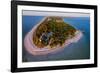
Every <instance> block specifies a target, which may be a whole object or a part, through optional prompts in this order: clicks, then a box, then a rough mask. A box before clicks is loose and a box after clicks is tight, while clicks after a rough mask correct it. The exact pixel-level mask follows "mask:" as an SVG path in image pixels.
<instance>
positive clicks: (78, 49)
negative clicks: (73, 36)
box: [22, 15, 90, 62]
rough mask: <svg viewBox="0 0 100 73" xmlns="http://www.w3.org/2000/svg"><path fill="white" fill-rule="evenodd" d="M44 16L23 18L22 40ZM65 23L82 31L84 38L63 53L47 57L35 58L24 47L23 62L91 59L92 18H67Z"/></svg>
mask: <svg viewBox="0 0 100 73" xmlns="http://www.w3.org/2000/svg"><path fill="white" fill-rule="evenodd" d="M42 18H43V16H25V15H24V16H22V40H23V41H24V37H25V36H26V34H27V33H28V32H29V31H30V30H31V29H32V28H33V27H34V26H35V25H36V24H37V23H38V22H39V21H41V20H42ZM63 20H64V22H66V23H68V24H70V25H71V26H73V27H75V28H76V29H77V30H81V31H82V33H83V37H82V38H81V39H80V40H79V41H78V42H77V43H72V44H70V45H68V46H67V47H65V48H64V49H63V50H62V51H59V52H57V53H53V54H52V53H50V54H47V55H41V56H33V55H31V54H29V53H28V52H27V51H26V50H25V47H24V45H23V51H22V61H23V62H36V61H57V60H80V59H90V18H89V17H66V18H63ZM22 44H23V43H22Z"/></svg>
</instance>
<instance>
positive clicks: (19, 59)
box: [17, 5, 94, 68]
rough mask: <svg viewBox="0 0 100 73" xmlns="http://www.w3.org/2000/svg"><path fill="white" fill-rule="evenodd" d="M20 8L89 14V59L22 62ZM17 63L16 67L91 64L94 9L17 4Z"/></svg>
mask: <svg viewBox="0 0 100 73" xmlns="http://www.w3.org/2000/svg"><path fill="white" fill-rule="evenodd" d="M22 10H40V11H58V12H59V11H60V12H61V11H63V12H66V13H68V12H72V13H73V12H79V13H83V12H84V13H86V14H90V32H92V33H90V59H87V60H66V61H45V62H24V63H22ZM17 14H18V16H17V22H18V24H17V26H18V28H17V30H18V31H17V33H18V35H17V37H18V42H17V44H18V48H17V64H18V68H25V67H41V66H58V65H76V64H93V63H94V10H92V9H76V8H58V7H42V6H41V7H40V6H23V5H19V6H18V12H17Z"/></svg>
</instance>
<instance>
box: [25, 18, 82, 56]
mask: <svg viewBox="0 0 100 73" xmlns="http://www.w3.org/2000/svg"><path fill="white" fill-rule="evenodd" d="M45 19H46V17H45V18H44V19H42V20H41V21H40V22H39V23H38V24H37V25H35V27H33V28H32V30H31V31H30V32H28V33H27V34H26V36H25V39H24V46H25V49H26V50H27V51H28V52H29V53H30V54H32V55H46V54H49V53H56V52H59V51H61V50H63V49H64V47H67V46H68V45H70V44H71V43H76V42H78V41H79V40H80V39H81V37H82V36H83V34H82V32H81V31H80V30H77V31H76V32H75V36H74V37H73V38H71V39H67V40H66V41H65V43H64V44H63V45H62V46H60V45H57V46H56V47H54V48H50V47H49V46H46V47H44V48H38V47H37V46H35V45H34V43H33V41H32V36H33V35H34V32H35V29H36V28H37V27H38V26H39V25H40V24H41V23H42V22H43V21H44V20H45Z"/></svg>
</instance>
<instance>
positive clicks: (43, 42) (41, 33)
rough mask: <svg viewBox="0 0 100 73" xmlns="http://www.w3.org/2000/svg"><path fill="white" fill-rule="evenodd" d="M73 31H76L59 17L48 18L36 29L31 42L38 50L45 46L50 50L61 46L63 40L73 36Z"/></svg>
mask: <svg viewBox="0 0 100 73" xmlns="http://www.w3.org/2000/svg"><path fill="white" fill-rule="evenodd" d="M75 31H76V29H75V28H74V27H72V26H70V25H69V24H67V23H65V22H63V19H62V18H61V17H48V18H47V19H46V20H45V21H43V22H42V23H41V24H40V25H39V26H38V28H37V29H36V31H35V33H34V35H33V42H34V44H35V45H36V46H37V47H39V48H43V47H45V46H47V45H49V46H50V47H51V48H52V47H55V46H57V45H63V43H64V42H65V40H67V39H69V38H72V37H73V36H74V33H75Z"/></svg>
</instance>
